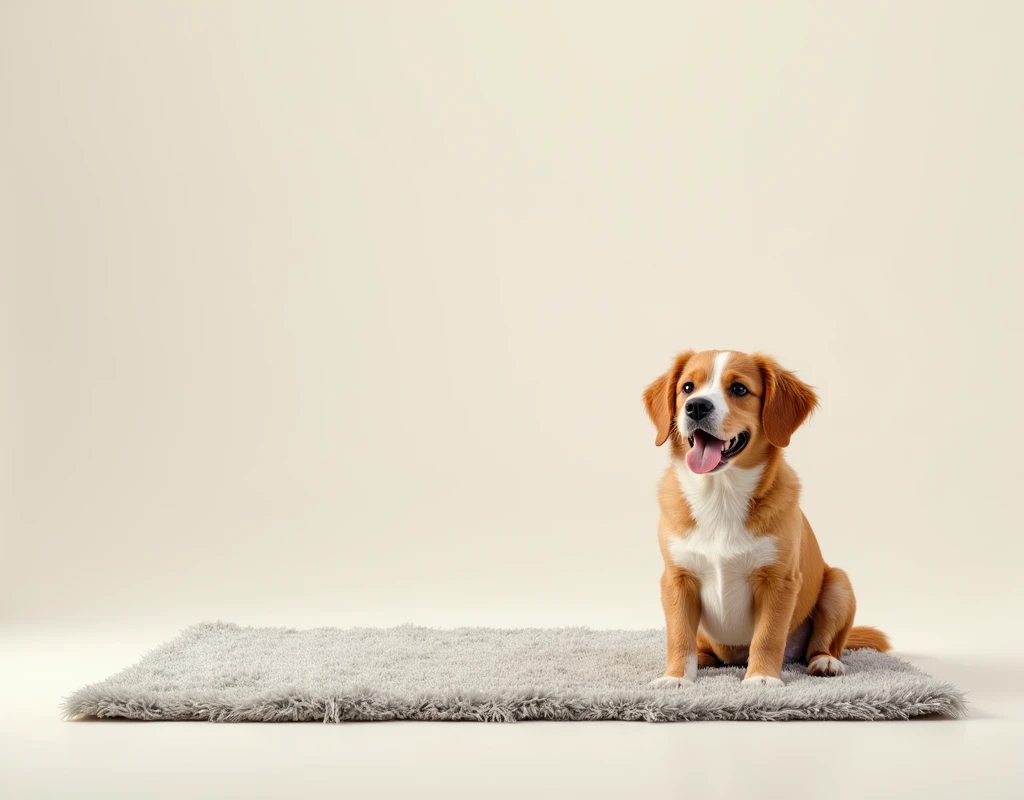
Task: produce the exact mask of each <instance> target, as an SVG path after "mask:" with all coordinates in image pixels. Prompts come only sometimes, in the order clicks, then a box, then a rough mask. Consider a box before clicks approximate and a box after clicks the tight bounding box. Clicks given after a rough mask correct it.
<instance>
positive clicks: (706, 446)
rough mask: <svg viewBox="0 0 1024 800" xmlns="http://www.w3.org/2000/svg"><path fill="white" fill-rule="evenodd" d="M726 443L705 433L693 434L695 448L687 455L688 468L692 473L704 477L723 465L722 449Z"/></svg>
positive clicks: (696, 432)
mask: <svg viewBox="0 0 1024 800" xmlns="http://www.w3.org/2000/svg"><path fill="white" fill-rule="evenodd" d="M724 446H725V442H723V441H722V440H721V439H716V438H715V437H714V436H709V435H708V434H706V433H704V431H694V432H693V447H691V448H690V452H689V453H687V454H686V466H688V467H689V468H690V471H691V472H696V473H697V474H698V475H703V474H704V473H706V472H711V470H713V469H714V468H715V467H717V466H718V465H719V464H721V463H722V448H723V447H724Z"/></svg>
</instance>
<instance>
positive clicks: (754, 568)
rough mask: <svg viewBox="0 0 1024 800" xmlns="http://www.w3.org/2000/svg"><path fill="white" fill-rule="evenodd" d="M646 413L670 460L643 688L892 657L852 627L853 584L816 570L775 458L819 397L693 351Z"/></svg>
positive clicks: (657, 389)
mask: <svg viewBox="0 0 1024 800" xmlns="http://www.w3.org/2000/svg"><path fill="white" fill-rule="evenodd" d="M644 402H645V404H646V406H647V413H648V414H649V415H650V417H651V420H652V421H653V422H654V425H655V427H656V428H657V429H658V435H657V438H656V439H655V444H656V445H659V446H660V445H662V444H664V443H665V442H666V441H668V442H670V444H671V448H672V464H671V466H670V467H669V469H668V471H667V472H666V473H665V476H664V478H663V479H662V481H661V485H660V488H659V493H658V494H659V504H660V506H661V520H660V523H659V525H658V540H659V542H660V545H661V555H662V557H663V558H664V560H665V571H664V573H663V574H662V577H661V602H662V606H663V607H664V610H665V624H666V626H667V641H668V659H667V664H666V666H665V675H664V677H661V678H657V679H655V680H653V681H652V682H651V685H652V686H655V687H659V688H680V687H685V686H690V685H692V682H693V680H694V679H695V678H696V676H697V666H698V665H700V666H718V665H720V664H744V663H745V664H746V665H747V672H746V677H745V678H744V681H743V682H744V683H749V684H756V685H763V686H770V685H781V683H782V680H781V673H782V664H783V661H784V660H785V661H803V662H804V663H806V664H807V672H808V673H809V674H811V675H823V676H824V675H828V676H832V675H843V674H844V673H845V671H846V670H845V667H844V666H843V663H842V661H840V658H841V657H842V654H843V650H844V648H847V647H850V648H856V647H871V648H874V649H876V650H881V651H885V650H888V649H889V641H888V639H887V638H886V636H885V634H884V633H882V632H881V631H879V630H876V629H875V628H868V627H856V628H855V627H853V615H854V611H855V609H856V601H855V599H854V595H853V587H851V586H850V579H849V578H848V577H847V576H846V573H845V572H843V571H842V570H841V569H837V568H836V567H829V566H828V565H827V564H825V562H824V560H823V559H822V557H821V551H820V550H819V549H818V541H817V539H815V537H814V532H813V531H812V530H811V526H810V524H808V522H807V519H806V517H804V515H803V512H801V510H800V504H799V495H800V483H799V481H798V480H797V477H796V474H795V473H794V472H793V470H792V468H791V467H790V466H789V465H788V464H787V463H786V462H785V460H784V459H783V455H782V450H783V448H784V447H786V446H787V445H788V444H789V439H790V437H791V436H792V435H793V432H794V431H795V430H796V429H797V428H798V427H800V425H801V424H803V422H804V420H806V419H807V417H808V416H809V415H810V413H811V412H812V411H813V410H814V408H815V407H816V406H817V404H818V398H817V396H816V395H815V394H814V390H813V389H812V388H811V387H810V386H808V385H807V384H806V383H804V382H803V381H801V380H800V379H799V378H797V377H796V376H795V375H794V374H793V373H792V372H789V371H788V370H785V369H783V368H782V367H780V366H779V364H778V363H777V362H776V361H775V360H774V359H773V358H771V357H769V356H765V355H761V354H756V353H755V354H753V355H748V354H746V353H738V352H734V351H730V350H706V351H704V352H701V353H695V352H693V351H692V350H691V351H688V352H685V353H682V354H680V355H679V356H677V358H676V360H675V363H674V364H673V365H672V368H671V369H669V371H668V372H666V373H665V374H664V375H662V376H661V377H660V378H658V379H657V380H656V381H654V383H652V384H651V385H650V386H648V387H647V391H646V392H644Z"/></svg>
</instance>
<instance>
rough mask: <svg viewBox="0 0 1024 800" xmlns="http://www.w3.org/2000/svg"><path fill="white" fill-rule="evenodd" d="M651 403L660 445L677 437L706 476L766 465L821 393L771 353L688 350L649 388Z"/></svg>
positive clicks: (682, 451)
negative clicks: (785, 367) (765, 460)
mask: <svg viewBox="0 0 1024 800" xmlns="http://www.w3.org/2000/svg"><path fill="white" fill-rule="evenodd" d="M644 403H645V404H646V406H647V413H648V414H649V415H650V417H651V420H652V421H653V422H654V426H655V427H656V428H657V429H658V435H657V438H656V439H655V442H654V443H655V444H656V445H659V446H660V445H662V444H664V443H665V441H666V440H667V439H670V438H671V439H672V448H673V451H674V452H676V453H677V455H685V458H686V464H687V466H688V467H689V468H690V470H691V471H692V472H695V473H697V474H700V475H703V474H706V473H709V472H721V471H722V470H725V469H728V467H729V465H730V464H735V465H737V466H740V467H750V466H754V465H756V464H760V463H763V461H764V459H765V458H766V457H767V455H768V454H769V453H770V452H771V450H772V448H777V447H785V446H786V445H788V444H789V439H790V437H791V436H792V435H793V432H794V431H795V430H796V429H797V428H799V427H800V426H801V425H802V424H803V422H804V420H806V419H807V417H808V415H810V413H811V412H812V411H813V410H814V409H815V407H816V406H817V404H818V398H817V396H816V395H815V394H814V390H813V389H812V388H811V387H810V386H808V385H807V384H806V383H804V382H803V381H801V380H800V379H799V378H797V377H796V375H794V374H793V373H792V372H790V371H789V370H786V369H783V368H782V367H781V366H779V364H778V362H777V361H775V359H774V358H771V357H770V356H766V355H762V354H760V353H753V354H751V355H748V354H747V353H737V352H735V351H733V350H705V351H703V352H701V353H695V352H693V351H692V350H689V351H687V352H685V353H680V354H679V355H678V356H677V357H676V360H675V363H674V364H673V365H672V368H671V369H669V371H668V372H666V373H665V374H664V375H662V376H661V377H660V378H658V379H657V380H656V381H654V383H652V384H651V385H650V386H648V387H647V391H645V392H644Z"/></svg>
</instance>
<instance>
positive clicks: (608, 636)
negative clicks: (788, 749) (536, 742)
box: [64, 623, 965, 722]
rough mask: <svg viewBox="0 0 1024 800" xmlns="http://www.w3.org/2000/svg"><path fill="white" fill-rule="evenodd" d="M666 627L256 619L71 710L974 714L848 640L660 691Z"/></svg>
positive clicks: (203, 634)
mask: <svg viewBox="0 0 1024 800" xmlns="http://www.w3.org/2000/svg"><path fill="white" fill-rule="evenodd" d="M664 651H665V639H664V632H663V631H661V630H640V631H628V630H590V629H587V628H526V629H520V630H501V629H495V628H457V629H450V630H438V629H433V628H421V627H415V626H411V625H407V626H400V627H395V628H350V629H344V630H343V629H338V628H315V629H310V630H294V629H290V628H249V627H240V626H238V625H232V624H227V623H206V624H201V625H196V626H193V627H191V628H188V629H187V630H185V631H184V632H183V633H181V635H179V636H178V637H177V638H175V639H173V640H172V641H170V642H168V643H167V644H165V645H163V646H161V647H158V648H157V649H155V650H153V651H152V652H150V653H149V654H147V655H146V656H144V657H143V658H142V660H141V661H139V663H137V664H136V665H135V666H132V667H129V668H128V669H125V670H124V671H122V672H119V673H118V674H116V675H114V676H113V677H111V678H108V679H107V680H105V681H102V682H100V683H96V684H92V685H89V686H86V687H84V688H82V689H80V690H79V691H77V692H75V693H74V694H72V695H71V696H70V697H69V698H68V699H67V701H66V703H65V706H64V713H65V716H66V717H69V718H70V717H76V716H80V715H84V716H93V717H127V718H130V719H138V720H210V721H213V722H300V721H318V722H350V721H351V722H355V721H385V720H466V721H478V722H513V721H518V720H581V721H582V720H636V721H646V722H684V721H698V720H773V721H782V720H841V719H850V720H891V719H909V718H910V717H916V716H922V715H929V714H936V715H944V716H950V717H956V716H962V715H963V714H964V713H965V703H964V697H963V693H962V692H961V691H960V690H958V689H956V688H955V687H954V686H951V685H950V684H948V683H944V682H942V681H938V680H936V679H934V678H932V677H930V676H928V675H926V674H924V673H923V672H921V671H920V670H918V669H916V668H915V667H913V666H911V665H910V664H908V663H906V662H905V661H901V660H900V659H898V658H895V657H893V656H890V655H884V654H881V653H876V652H875V651H873V650H857V651H848V652H847V653H846V654H845V656H844V658H843V661H844V663H845V664H846V670H847V674H846V676H845V677H841V678H815V677H810V676H808V675H807V674H806V672H805V670H804V667H802V666H801V665H797V664H793V665H787V666H786V668H785V670H784V672H783V675H782V678H783V681H784V683H785V685H784V686H779V687H760V686H757V687H755V686H749V685H741V683H740V680H741V678H742V677H743V670H742V669H741V668H739V667H722V668H714V669H701V670H700V671H699V674H698V677H697V682H696V684H695V685H694V686H693V687H691V688H688V689H675V690H665V689H650V688H648V687H647V683H648V681H650V680H651V679H652V678H655V677H658V676H659V675H661V673H662V670H663V668H664V657H665V656H664Z"/></svg>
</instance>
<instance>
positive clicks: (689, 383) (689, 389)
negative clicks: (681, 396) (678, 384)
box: [683, 381, 693, 394]
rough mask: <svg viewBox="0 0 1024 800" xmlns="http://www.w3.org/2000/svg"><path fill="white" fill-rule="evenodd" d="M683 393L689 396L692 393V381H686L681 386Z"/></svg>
mask: <svg viewBox="0 0 1024 800" xmlns="http://www.w3.org/2000/svg"><path fill="white" fill-rule="evenodd" d="M683 391H684V392H686V393H687V394H689V393H690V392H692V391H693V381H687V382H686V383H684V384H683Z"/></svg>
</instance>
